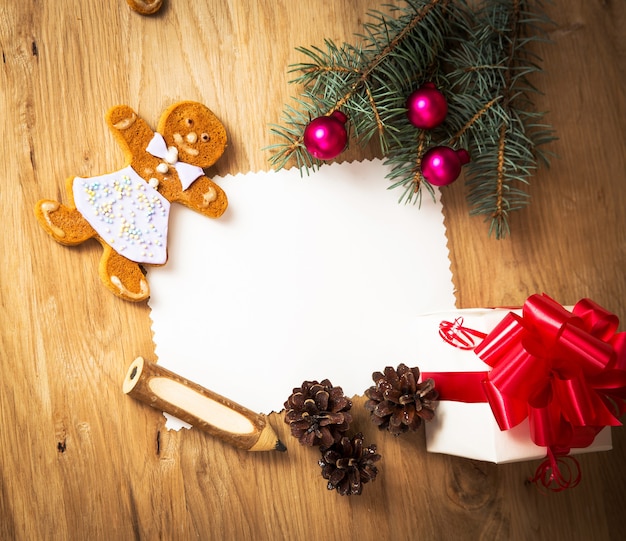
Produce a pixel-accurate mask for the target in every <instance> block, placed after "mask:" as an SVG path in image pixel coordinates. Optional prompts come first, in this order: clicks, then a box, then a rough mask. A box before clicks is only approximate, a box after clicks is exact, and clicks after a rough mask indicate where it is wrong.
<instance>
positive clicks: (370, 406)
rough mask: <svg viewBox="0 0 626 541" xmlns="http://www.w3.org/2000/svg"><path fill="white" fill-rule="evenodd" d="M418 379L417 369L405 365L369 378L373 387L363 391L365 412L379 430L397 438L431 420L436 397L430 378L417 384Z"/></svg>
mask: <svg viewBox="0 0 626 541" xmlns="http://www.w3.org/2000/svg"><path fill="white" fill-rule="evenodd" d="M419 377H420V371H419V368H409V367H408V366H406V365H405V364H400V365H399V366H398V369H397V370H394V369H393V367H391V366H387V367H386V368H385V373H384V374H381V373H380V372H374V373H373V374H372V379H373V380H374V382H375V383H376V385H375V386H373V387H370V388H369V389H368V390H367V391H365V396H367V398H369V400H368V401H367V402H365V409H367V410H368V411H369V412H370V419H371V420H372V422H373V423H374V424H375V425H376V426H378V428H379V429H380V430H384V429H387V430H388V431H389V432H390V433H391V434H393V435H394V436H398V435H399V434H401V433H403V432H407V431H408V430H417V429H418V428H419V427H420V426H421V424H422V419H423V420H425V421H430V420H431V419H432V418H433V416H434V415H435V408H436V407H437V402H436V400H437V398H438V397H439V393H438V392H437V391H436V390H435V382H434V380H433V379H432V378H428V379H427V380H425V381H423V382H422V383H418V381H419Z"/></svg>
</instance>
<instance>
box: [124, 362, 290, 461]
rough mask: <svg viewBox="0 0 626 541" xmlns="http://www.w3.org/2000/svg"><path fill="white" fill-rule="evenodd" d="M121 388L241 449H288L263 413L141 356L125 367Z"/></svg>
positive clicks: (134, 396) (140, 399)
mask: <svg viewBox="0 0 626 541" xmlns="http://www.w3.org/2000/svg"><path fill="white" fill-rule="evenodd" d="M123 389H124V392H125V393H126V394H127V395H129V396H132V397H133V398H135V399H137V400H139V401H141V402H144V403H146V404H148V405H149V406H152V407H153V408H156V409H159V410H161V411H164V412H166V413H169V414H171V415H174V416H175V417H177V418H178V419H181V420H183V421H185V422H187V423H189V424H190V425H192V426H195V427H198V428H199V429H201V430H203V431H204V432H207V433H209V434H211V435H212V436H215V437H217V438H220V439H221V440H223V441H225V442H227V443H230V444H231V445H234V446H235V447H239V448H240V449H245V450H247V451H271V450H275V451H285V450H286V449H287V448H286V447H285V445H284V444H283V443H282V442H281V441H280V440H279V439H278V437H277V436H276V433H275V432H274V430H273V429H272V427H271V426H270V424H269V423H268V422H267V418H266V417H265V416H264V415H261V414H257V413H254V412H253V411H251V410H249V409H247V408H244V407H243V406H240V405H239V404H236V403H235V402H233V401H231V400H229V399H228V398H224V397H223V396H220V395H218V394H217V393H214V392H213V391H209V390H208V389H205V388H204V387H201V386H200V385H198V384H197V383H194V382H192V381H188V380H186V379H184V378H183V377H181V376H179V375H177V374H175V373H174V372H171V371H169V370H167V369H166V368H163V367H162V366H159V365H158V364H155V363H152V362H149V361H145V360H144V359H143V358H142V357H137V358H136V359H135V360H134V361H133V363H132V364H131V365H130V367H129V368H128V372H127V374H126V378H125V379H124V385H123Z"/></svg>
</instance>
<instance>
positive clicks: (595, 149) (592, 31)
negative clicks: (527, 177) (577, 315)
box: [0, 0, 626, 541]
mask: <svg viewBox="0 0 626 541" xmlns="http://www.w3.org/2000/svg"><path fill="white" fill-rule="evenodd" d="M379 7H380V6H379V5H378V2H375V1H374V0H301V1H299V2H291V1H287V0H275V1H273V2H255V1H248V0H238V1H237V2H218V1H216V0H206V1H202V2H193V1H189V0H188V1H185V0H169V1H168V0H166V2H165V5H164V8H163V9H162V11H161V12H160V14H158V15H157V16H152V17H142V16H140V15H138V14H136V13H133V12H131V11H130V10H129V9H128V7H127V5H126V2H125V1H124V0H117V1H115V0H108V1H107V2H85V1H81V0H57V1H55V2H42V1H38V0H4V1H2V2H1V3H0V49H1V52H2V64H1V65H0V127H1V129H0V145H1V147H0V148H1V151H2V153H1V156H2V163H1V165H0V202H1V205H2V227H1V228H0V242H1V244H0V249H1V251H2V259H1V261H0V273H1V274H0V287H1V296H0V326H1V329H0V538H1V539H133V538H134V539H237V540H239V539H290V540H294V539H311V538H320V539H360V540H363V541H365V540H368V539H394V540H404V539H407V540H408V539H450V538H453V537H455V538H457V539H489V540H491V539H589V538H593V539H618V538H621V537H622V535H623V532H624V530H625V529H626V515H625V514H624V509H625V508H626V497H625V495H624V488H625V485H626V483H625V481H624V479H625V475H626V466H625V465H624V464H625V461H624V458H625V457H626V433H625V432H624V430H623V429H621V428H618V429H614V430H613V437H614V449H613V450H612V451H610V452H604V453H595V454H589V455H584V456H582V457H581V458H580V463H581V466H582V469H583V476H584V477H583V481H582V483H581V485H580V486H579V487H578V488H576V489H575V490H572V491H569V492H565V493H560V494H550V495H547V496H546V495H542V494H540V493H539V492H537V490H536V489H535V488H534V487H532V486H528V485H527V484H525V479H526V478H527V476H528V475H529V473H530V472H532V471H534V468H535V467H536V465H537V463H536V462H532V463H518V464H510V465H498V466H496V465H494V464H489V463H483V462H477V461H470V460H466V459H461V458H455V457H451V456H444V455H434V454H428V453H426V451H425V447H424V439H423V433H421V432H420V433H418V434H413V435H411V436H409V437H406V438H400V439H394V438H392V437H391V436H388V435H387V434H382V433H378V432H377V431H376V430H375V429H373V427H372V426H371V425H370V424H369V421H368V420H367V418H366V416H365V414H364V412H363V408H361V407H360V404H361V402H362V399H361V398H358V397H357V398H356V399H355V407H354V412H355V417H356V419H355V425H354V426H355V428H357V429H360V430H363V431H364V432H365V434H366V437H367V439H368V440H370V441H376V443H377V444H378V446H379V450H380V451H381V453H382V454H383V461H382V462H381V468H380V469H381V473H380V475H379V478H378V479H377V480H376V482H375V483H374V484H372V485H369V486H367V487H366V490H365V491H364V494H363V496H361V497H353V498H341V497H340V496H338V495H337V494H336V493H331V492H328V491H327V490H326V487H325V483H324V481H323V480H322V478H321V476H320V472H319V467H318V465H317V454H316V452H315V451H313V450H311V449H308V448H307V449H305V448H301V447H300V446H297V445H295V444H294V443H293V442H291V441H290V440H289V436H288V434H287V432H286V427H285V425H284V423H283V421H282V415H281V414H275V415H272V417H271V422H272V424H273V425H274V426H275V428H276V430H277V431H278V432H279V433H280V435H281V436H282V437H283V439H284V440H285V441H287V442H288V443H290V445H289V451H288V453H284V454H278V453H266V454H249V453H246V452H243V451H238V450H236V449H234V448H230V447H228V446H226V445H225V444H222V443H221V442H219V441H216V440H213V439H211V438H208V437H207V436H206V435H204V434H202V433H200V432H199V431H185V430H183V431H181V432H178V433H173V432H168V431H166V430H164V428H163V418H162V416H161V415H160V414H159V413H158V412H156V411H154V410H151V409H149V408H147V407H145V406H143V405H142V404H139V403H137V402H135V401H133V400H131V399H128V398H127V397H125V396H123V394H122V391H121V384H122V380H123V378H124V374H125V370H126V367H127V366H128V365H129V363H130V362H131V361H132V360H133V359H134V357H135V356H137V355H140V354H141V355H145V356H146V357H148V358H150V356H151V355H152V354H153V351H154V345H153V343H152V334H151V329H150V314H149V310H148V309H147V307H146V306H145V305H133V304H128V303H124V302H123V301H120V300H119V299H117V298H115V297H114V296H113V295H111V294H110V293H109V292H108V291H107V290H106V289H105V288H103V287H102V286H101V285H100V283H99V279H98V275H97V263H98V259H99V256H100V248H99V246H98V245H97V244H96V243H88V244H85V245H82V246H80V247H77V248H74V249H67V248H63V247H60V246H59V245H57V244H56V243H54V242H52V241H51V240H50V239H49V238H48V237H47V236H46V235H45V234H44V233H43V232H42V231H41V229H40V228H39V226H38V225H37V223H36V221H35V219H34V217H33V206H34V204H35V202H36V201H37V200H38V199H40V198H42V197H46V198H56V199H59V200H65V194H64V179H65V178H66V177H67V176H70V175H81V176H89V175H96V174H99V173H103V172H107V171H111V170H113V169H114V168H117V167H118V166H120V165H121V164H122V163H123V156H122V153H121V152H120V151H119V149H118V148H117V146H116V144H115V142H114V140H113V138H112V136H111V135H110V134H109V133H108V131H107V129H106V126H105V124H104V120H103V115H104V113H105V111H106V110H107V109H108V108H109V107H110V106H112V105H114V104H117V103H125V104H129V105H131V106H132V107H133V108H135V109H136V110H137V111H138V112H139V113H140V115H141V116H143V117H144V118H145V119H147V120H148V122H150V123H151V124H152V125H154V124H155V123H156V121H157V119H158V117H159V115H160V113H161V112H162V111H163V110H164V109H165V108H166V107H167V106H168V105H170V104H171V103H172V102H174V101H178V100H181V99H195V100H199V101H202V102H204V103H206V104H207V105H208V106H209V107H211V108H212V109H213V110H214V111H216V112H217V113H218V115H219V116H220V117H221V118H222V120H223V121H224V123H225V125H226V128H227V130H228V132H229V135H230V145H229V147H228V149H227V152H226V154H225V156H224V157H223V159H221V160H220V161H219V162H218V163H217V164H216V166H215V167H214V170H213V171H212V173H213V174H218V175H223V174H227V173H237V172H247V171H251V170H252V171H254V170H262V169H268V168H269V166H268V163H267V157H268V156H267V154H266V153H265V152H264V151H262V150H261V149H262V148H263V147H265V146H266V145H267V144H269V143H270V142H271V139H270V136H269V131H268V127H267V125H268V123H271V122H276V121H278V119H279V115H280V112H281V111H282V107H283V104H284V103H286V102H288V101H289V99H290V96H293V95H297V93H298V89H297V88H293V87H291V86H290V85H289V84H288V80H289V78H290V76H289V75H288V74H287V73H286V72H287V66H288V65H289V64H290V63H294V62H297V61H299V60H301V56H300V55H299V54H298V53H297V52H296V51H295V50H294V49H295V47H297V46H300V45H304V46H308V45H312V44H321V43H322V41H323V39H324V38H331V39H333V40H336V41H338V42H342V41H350V42H352V41H354V38H353V34H354V33H355V32H358V31H359V30H360V28H361V23H362V21H364V20H365V19H366V16H367V15H366V14H367V12H368V10H369V9H371V8H379ZM547 8H548V11H549V13H550V15H551V16H552V18H553V19H554V20H555V23H556V24H555V27H554V28H553V29H552V30H551V32H550V37H551V39H552V41H553V43H552V44H550V45H548V44H546V45H545V46H543V47H541V50H540V54H541V56H542V57H543V59H544V67H545V69H546V73H545V74H544V75H543V76H541V77H540V78H539V80H537V81H536V82H537V84H538V85H539V86H540V87H541V88H542V89H544V91H545V95H543V96H542V97H541V98H540V99H539V100H538V106H539V107H540V108H542V109H545V110H548V111H549V116H548V120H549V121H550V122H551V123H552V124H553V125H554V126H555V127H556V129H557V131H558V135H559V137H560V139H559V140H558V141H557V142H556V143H555V144H554V145H553V150H554V151H555V152H556V153H557V154H558V156H559V158H558V159H557V160H555V161H554V163H553V165H552V167H551V169H550V170H541V171H540V172H539V173H538V174H537V175H536V177H535V178H534V179H533V181H532V188H531V191H532V199H533V202H532V205H531V206H530V207H529V208H528V210H525V211H524V212H521V213H518V214H517V215H516V216H514V218H513V219H512V223H511V226H512V230H513V235H512V237H511V238H510V239H508V240H505V241H496V240H494V239H493V238H489V237H488V236H487V226H486V224H484V223H483V222H482V220H481V219H478V218H470V217H469V216H468V209H467V207H466V205H465V200H464V197H465V188H464V186H463V183H462V182H457V183H456V184H455V185H453V186H451V187H449V188H446V189H445V190H444V206H445V216H446V224H447V228H448V237H449V248H450V258H451V261H452V270H453V273H454V281H455V287H456V296H457V301H458V302H457V304H458V306H459V307H477V306H496V305H517V304H520V303H521V302H523V301H524V299H525V298H526V297H527V296H528V295H530V294H532V293H535V292H542V291H544V292H546V293H549V294H550V295H551V296H553V297H554V298H556V299H558V300H559V301H560V302H562V303H563V304H572V303H574V302H576V301H577V300H578V299H579V298H581V297H585V296H589V297H592V298H593V299H595V300H596V301H597V302H599V303H600V304H602V305H604V306H605V307H607V308H608V309H610V310H612V311H614V312H616V313H617V314H618V315H619V316H620V318H621V319H622V320H624V319H625V318H626V280H625V277H624V269H625V268H626V235H625V230H626V217H625V213H624V209H625V204H626V196H625V195H624V183H625V181H626V152H625V141H626V137H625V135H626V122H625V115H626V98H625V95H624V87H625V85H626V58H625V55H626V52H625V48H626V46H625V45H624V40H623V36H624V30H623V29H624V26H625V25H626V2H625V1H624V0H604V1H600V0H555V2H554V4H553V5H548V6H547ZM373 152H374V151H372V150H366V151H364V152H349V153H347V154H346V155H344V157H343V158H344V159H354V158H364V157H371V154H372V153H373ZM416 211H417V210H416ZM421 287H428V285H427V284H422V285H421ZM621 328H622V330H623V329H624V327H623V325H622V327H621ZM299 383H300V382H294V385H297V384H299Z"/></svg>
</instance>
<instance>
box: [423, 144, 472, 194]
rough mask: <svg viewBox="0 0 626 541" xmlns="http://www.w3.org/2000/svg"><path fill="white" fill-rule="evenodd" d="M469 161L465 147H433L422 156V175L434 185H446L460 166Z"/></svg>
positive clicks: (457, 174) (458, 170)
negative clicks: (455, 148) (456, 148)
mask: <svg viewBox="0 0 626 541" xmlns="http://www.w3.org/2000/svg"><path fill="white" fill-rule="evenodd" d="M469 161H470V157H469V154H468V152H467V150H465V149H459V150H454V149H452V148H450V147H443V146H441V147H433V148H431V149H430V150H428V151H427V152H426V153H425V154H424V156H423V157H422V175H424V178H425V179H426V180H427V181H428V182H430V183H431V184H433V185H435V186H446V185H448V184H451V183H452V182H454V181H455V180H456V179H457V177H458V176H459V174H460V173H461V167H462V166H463V165H465V164H466V163H468V162H469Z"/></svg>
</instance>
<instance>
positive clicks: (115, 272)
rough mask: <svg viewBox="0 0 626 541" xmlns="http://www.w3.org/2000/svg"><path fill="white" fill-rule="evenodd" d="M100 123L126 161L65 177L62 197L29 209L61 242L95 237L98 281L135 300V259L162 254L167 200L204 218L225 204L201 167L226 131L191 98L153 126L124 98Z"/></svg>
mask: <svg viewBox="0 0 626 541" xmlns="http://www.w3.org/2000/svg"><path fill="white" fill-rule="evenodd" d="M106 122H107V124H108V126H109V128H110V129H111V131H112V132H113V135H114V136H115V138H116V139H117V141H118V142H119V144H120V146H121V147H122V150H123V151H124V155H125V157H126V166H125V167H124V168H122V169H121V170H119V171H114V172H112V173H107V174H104V175H100V176H97V177H91V178H82V177H70V178H68V179H67V181H66V189H67V194H68V199H69V201H70V203H69V204H68V205H63V204H61V203H59V202H57V201H53V200H47V199H46V200H41V201H39V202H38V203H37V205H36V206H35V215H36V216H37V219H38V220H39V223H40V224H41V225H42V226H43V228H44V229H45V230H46V232H47V233H48V234H49V235H50V236H51V237H52V238H53V239H54V240H56V241H57V242H59V243H61V244H64V245H66V246H74V245H77V244H80V243H82V242H85V241H86V240H89V239H92V238H93V239H96V240H97V241H98V242H100V244H102V247H103V254H102V257H101V259H100V266H99V274H100V278H101V279H102V281H103V283H104V285H106V286H107V287H108V288H109V289H110V290H111V291H112V292H113V293H115V294H116V295H118V296H120V297H122V298H123V299H126V300H130V301H142V300H145V299H147V298H148V297H149V295H150V288H149V286H148V282H147V280H146V277H145V273H144V271H143V269H142V266H143V265H163V264H165V262H166V261H167V230H168V217H169V210H170V203H171V202H178V203H181V204H183V205H185V206H187V207H189V208H191V209H193V210H195V211H197V212H200V213H201V214H204V215H205V216H208V217H209V218H218V217H219V216H221V215H222V214H223V213H224V211H225V210H226V207H227V206H228V200H227V198H226V194H225V193H224V191H223V190H222V189H221V188H220V187H219V186H218V185H217V184H215V183H214V182H213V181H212V180H210V179H209V178H207V177H206V176H205V174H204V171H203V168H206V167H210V166H211V165H213V164H214V163H215V162H216V161H217V159H218V158H219V157H220V156H221V155H222V154H223V152H224V149H225V148H226V130H225V129H224V126H223V125H222V123H221V122H220V121H219V119H218V118H217V117H216V116H215V115H214V114H213V113H212V112H211V111H210V110H209V109H208V108H207V107H205V106H204V105H202V104H200V103H196V102H191V101H185V102H179V103H176V104H174V105H172V106H171V107H169V108H168V109H167V110H166V111H165V112H164V113H163V114H162V115H161V119H160V120H159V123H158V126H157V131H156V133H155V132H153V131H152V130H151V129H150V127H149V126H148V124H147V123H146V122H145V121H144V120H143V119H141V118H140V117H139V116H137V114H136V113H135V112H134V111H133V110H132V109H131V108H130V107H128V106H126V105H118V106H116V107H113V108H111V109H110V110H109V111H108V112H107V115H106Z"/></svg>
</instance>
